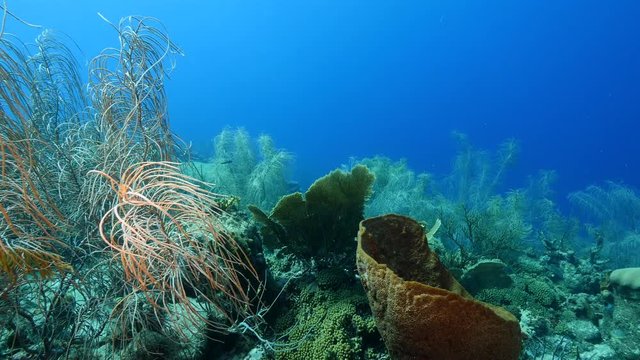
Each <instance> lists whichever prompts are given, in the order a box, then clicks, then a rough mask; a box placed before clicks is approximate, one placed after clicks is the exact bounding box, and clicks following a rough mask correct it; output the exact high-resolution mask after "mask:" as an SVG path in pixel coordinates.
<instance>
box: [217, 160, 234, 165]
mask: <svg viewBox="0 0 640 360" xmlns="http://www.w3.org/2000/svg"><path fill="white" fill-rule="evenodd" d="M232 162H233V160H222V161H221V162H220V165H225V164H231V163H232Z"/></svg>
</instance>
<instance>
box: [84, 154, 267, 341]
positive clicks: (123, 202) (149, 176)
mask: <svg viewBox="0 0 640 360" xmlns="http://www.w3.org/2000/svg"><path fill="white" fill-rule="evenodd" d="M93 172H94V173H95V174H98V175H101V176H102V177H104V178H106V179H107V180H108V181H109V183H110V186H111V188H112V190H113V191H114V192H115V193H116V194H117V200H115V201H114V204H113V206H112V208H111V209H110V210H108V211H107V212H106V213H105V214H104V216H103V217H102V220H101V221H100V236H101V237H102V240H103V241H104V242H105V243H106V244H107V245H108V247H109V250H110V251H112V252H113V254H114V255H113V258H112V261H114V262H117V265H118V266H121V267H122V274H123V277H124V280H125V282H126V284H127V287H126V289H127V290H125V293H127V295H125V297H124V298H123V299H122V300H121V303H126V301H128V297H131V296H136V294H138V293H141V294H143V295H144V297H145V298H146V300H147V301H148V303H149V304H150V305H151V306H152V308H153V312H154V313H155V316H159V315H158V314H173V313H174V310H172V309H171V308H170V305H171V306H174V307H175V306H179V307H180V308H181V309H182V310H183V314H182V316H183V320H185V321H186V322H187V323H191V324H198V323H206V324H207V325H208V326H209V327H210V328H211V329H213V330H218V331H224V330H225V329H226V328H227V327H228V326H230V325H231V324H233V323H234V322H235V321H236V319H237V318H244V317H246V316H248V315H249V314H250V312H251V306H250V303H251V299H252V296H255V295H256V294H255V293H252V291H253V290H256V289H257V286H258V284H259V280H258V275H257V274H256V272H255V270H254V268H253V266H252V265H251V262H250V260H249V259H248V257H247V256H246V255H245V253H244V251H243V250H242V249H241V248H240V246H239V245H238V244H237V243H236V242H235V240H234V239H232V238H230V237H229V236H228V235H227V234H226V233H225V230H224V227H223V226H222V224H221V223H219V222H218V218H219V217H220V215H221V213H220V210H219V209H218V204H217V201H216V197H215V195H214V194H212V193H210V192H208V191H206V190H204V189H203V188H202V187H201V186H200V185H201V184H199V183H198V181H196V180H195V179H193V178H189V177H188V176H185V175H182V174H180V173H179V171H178V165H177V164H174V163H167V162H146V163H140V164H136V165H134V166H132V167H129V168H128V169H126V170H125V171H123V173H122V174H119V177H118V178H114V177H113V176H111V175H109V174H107V173H105V172H102V171H99V170H96V171H93ZM254 285H255V286H256V287H254ZM189 293H194V294H193V295H189ZM221 294H222V296H221ZM192 297H194V298H197V299H199V302H201V303H202V305H197V304H195V303H193V302H192V301H191V298H192ZM208 307H212V308H213V309H215V311H216V312H217V314H218V315H222V316H224V319H223V321H219V320H215V319H211V318H210V317H209V315H207V312H206V309H207V308H208ZM116 309H118V311H117V312H116V314H115V315H114V316H116V317H122V318H123V319H125V320H126V319H127V318H128V317H131V316H134V317H135V316H138V315H139V314H133V315H132V314H130V313H127V312H135V311H137V310H136V309H137V307H135V306H131V307H126V306H116ZM129 322H130V320H129ZM159 322H161V321H160V320H159ZM124 325H125V326H126V325H127V322H125V324H124Z"/></svg>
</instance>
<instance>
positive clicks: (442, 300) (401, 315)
mask: <svg viewBox="0 0 640 360" xmlns="http://www.w3.org/2000/svg"><path fill="white" fill-rule="evenodd" d="M356 259H357V265H358V272H359V274H360V278H361V280H362V284H363V286H364V288H365V291H366V292H367V296H368V298H369V304H370V306H371V309H372V311H373V315H374V318H375V319H376V325H377V327H378V330H379V331H380V334H381V335H382V338H383V340H384V342H385V345H386V346H387V349H388V350H389V353H390V355H391V358H392V359H427V360H428V359H448V360H463V359H464V360H466V359H469V360H471V359H476V360H477V359H480V360H482V359H487V360H489V359H491V360H515V359H518V355H519V353H520V348H521V332H520V326H519V324H518V320H517V319H516V318H515V317H514V316H513V315H512V314H511V313H509V312H508V311H506V310H504V309H502V308H500V307H496V306H492V305H489V304H486V303H483V302H480V301H477V300H475V299H473V297H472V296H471V295H469V293H468V292H467V291H466V290H465V289H464V288H463V287H462V286H461V285H460V284H459V283H458V282H457V281H456V280H455V279H454V278H453V276H451V274H450V273H449V271H448V270H447V269H446V268H445V267H444V265H442V263H441V262H440V260H439V259H438V256H437V255H436V254H435V253H433V252H432V251H431V250H430V249H429V247H428V245H427V241H426V239H425V236H424V230H423V228H422V227H421V226H420V224H419V223H417V222H416V221H414V220H412V219H410V218H408V217H404V216H399V215H385V216H381V217H375V218H371V219H367V220H364V221H362V222H361V223H360V231H359V233H358V249H357V253H356Z"/></svg>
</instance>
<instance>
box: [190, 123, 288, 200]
mask: <svg viewBox="0 0 640 360" xmlns="http://www.w3.org/2000/svg"><path fill="white" fill-rule="evenodd" d="M256 143H257V144H256V145H257V146H254V141H253V140H252V139H251V137H250V136H249V134H248V133H247V132H246V131H245V130H244V129H236V130H231V129H224V130H223V131H222V132H221V133H220V134H218V136H216V137H215V139H214V150H215V153H214V156H213V157H212V158H211V159H210V160H209V161H208V162H195V161H194V162H193V163H192V165H193V166H191V167H187V168H186V169H185V170H186V171H187V172H189V173H193V176H197V177H199V178H201V179H202V180H204V181H207V182H210V183H213V184H214V185H215V189H216V191H217V192H219V193H222V194H227V195H232V196H236V197H238V198H239V199H240V201H241V203H242V204H245V205H249V204H251V205H254V206H257V207H259V208H260V209H270V208H272V207H273V206H274V205H275V204H276V202H277V201H278V199H279V198H280V197H281V196H283V195H285V194H287V193H288V192H290V191H292V190H291V183H290V182H289V180H288V176H289V172H290V166H291V164H292V162H293V155H292V154H291V153H289V152H287V151H285V150H282V149H278V148H276V147H275V145H274V142H273V139H272V138H271V137H270V136H268V135H260V136H259V137H258V139H257V141H256Z"/></svg>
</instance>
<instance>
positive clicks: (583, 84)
mask: <svg viewBox="0 0 640 360" xmlns="http://www.w3.org/2000/svg"><path fill="white" fill-rule="evenodd" d="M9 8H10V10H11V11H13V12H14V13H15V14H16V15H19V16H20V17H22V18H23V19H24V20H26V21H29V22H31V23H34V24H41V25H43V26H46V27H49V28H53V29H57V30H59V31H61V32H63V33H65V34H67V35H69V36H70V37H71V38H73V39H74V40H75V41H76V42H77V44H78V47H79V48H80V49H81V51H82V54H83V55H82V57H83V58H84V60H85V61H88V60H89V59H91V58H92V57H93V56H95V55H96V54H98V53H99V51H100V50H101V49H102V48H104V47H106V46H117V45H118V44H117V38H116V36H115V35H116V34H115V32H114V30H113V29H112V28H111V27H110V26H109V25H108V24H107V23H105V22H104V21H103V20H102V19H101V18H100V17H99V16H98V15H97V13H98V12H100V13H101V14H102V15H104V17H106V18H107V19H109V20H110V21H112V22H117V21H118V19H119V18H121V17H123V16H127V15H130V14H134V15H146V16H154V17H157V18H159V19H160V20H161V21H162V22H163V23H164V24H165V26H166V28H167V31H168V33H169V34H170V36H171V37H172V39H173V40H174V41H175V42H176V43H177V44H179V45H180V46H181V47H182V49H183V51H184V53H185V56H184V57H178V58H177V59H176V68H175V70H174V72H173V74H172V77H171V80H170V81H168V82H167V91H168V94H169V111H170V116H171V124H172V127H173V128H174V130H175V131H176V132H177V133H178V134H180V135H181V136H182V137H184V138H185V139H187V140H191V141H194V143H207V142H208V141H210V139H211V138H213V137H214V136H215V135H216V134H217V133H219V131H220V130H221V129H222V128H224V127H225V126H232V127H237V126H242V127H244V128H245V129H247V130H248V131H249V132H250V133H251V134H253V135H258V134H260V133H267V134H270V135H271V136H272V137H273V138H274V139H275V141H276V143H277V145H278V146H280V147H284V148H286V149H288V150H289V151H291V152H293V153H295V154H296V169H297V177H298V178H299V179H300V180H301V182H302V183H309V182H310V181H312V180H313V179H315V178H317V177H319V176H321V175H323V174H324V173H326V172H327V171H329V170H331V169H333V168H335V167H337V166H339V165H340V164H342V163H345V162H346V161H348V158H349V157H351V156H356V157H366V156H373V155H377V154H383V155H386V156H389V157H391V158H394V159H398V158H406V159H407V160H408V162H409V164H410V166H411V167H412V168H413V169H414V170H416V171H427V172H431V173H436V174H438V173H444V172H446V171H448V169H449V167H450V163H451V159H452V156H453V155H454V154H455V151H456V144H455V141H454V140H453V138H452V137H451V132H452V131H453V130H455V131H459V132H463V133H466V134H468V135H469V138H470V140H471V142H472V143H473V144H474V145H475V146H476V147H478V148H486V149H494V148H496V147H497V146H498V144H499V143H500V142H501V141H502V140H504V139H507V138H512V137H513V138H516V139H517V140H519V141H520V145H521V149H522V151H521V154H520V161H519V162H518V165H517V168H516V169H514V171H513V173H512V174H511V175H510V176H511V177H510V178H509V179H507V182H508V183H507V186H513V187H516V186H521V185H523V182H524V181H525V179H526V176H527V175H529V174H535V173H536V172H537V171H538V169H553V170H556V171H557V172H558V183H557V185H556V190H557V192H558V194H559V198H560V201H562V199H563V198H564V196H565V195H566V194H567V193H568V192H570V191H575V190H578V189H582V188H584V187H585V186H587V185H589V184H592V183H600V182H602V181H604V180H609V179H610V180H615V181H621V182H624V183H625V184H627V185H630V186H632V187H638V186H639V185H640V169H639V163H638V158H637V154H638V153H640V142H639V141H638V140H637V137H638V133H639V131H638V130H639V125H638V120H639V119H640V42H638V41H637V35H638V34H640V22H638V21H637V19H638V18H639V16H640V3H638V2H637V1H616V2H602V1H591V0H589V1H564V2H513V1H464V2H445V1H438V2H432V1H429V2H424V1H403V2H399V3H398V2H388V1H377V0H375V1H366V2H364V1H315V0H314V1H304V2H299V1H278V2H252V1H244V0H243V1H235V0H234V1H231V0H222V1H209V2H204V1H192V0H191V1H189V0H188V1H181V2H169V1H147V0H145V1H136V2H129V1H110V2H108V3H107V2H100V1H82V2H78V1H71V0H67V1H56V2H50V1H45V0H21V1H15V2H14V1H12V2H9ZM9 21H10V24H9V25H10V28H11V32H14V33H18V34H19V35H20V36H21V37H22V38H33V37H34V36H35V35H36V34H37V32H38V31H39V30H37V29H30V28H28V27H26V26H23V25H20V24H17V23H16V22H15V21H14V20H12V19H10V20H9Z"/></svg>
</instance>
